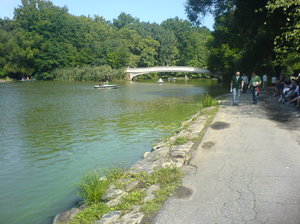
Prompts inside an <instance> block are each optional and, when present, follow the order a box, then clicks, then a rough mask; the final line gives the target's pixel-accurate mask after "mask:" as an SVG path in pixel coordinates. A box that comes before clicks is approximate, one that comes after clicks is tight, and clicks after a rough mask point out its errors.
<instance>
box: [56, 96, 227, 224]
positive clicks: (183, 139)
mask: <svg viewBox="0 0 300 224" xmlns="http://www.w3.org/2000/svg"><path fill="white" fill-rule="evenodd" d="M221 97H224V96H221ZM218 109H219V105H217V106H212V107H207V108H203V109H201V110H200V111H198V112H197V113H195V114H194V115H192V116H191V117H190V118H189V119H188V120H187V121H184V122H182V124H181V127H180V129H179V130H177V131H176V132H175V134H173V135H172V136H171V137H169V138H167V139H165V140H163V141H160V142H159V143H158V144H156V145H155V146H154V147H153V148H152V150H151V152H146V153H144V155H143V157H142V159H141V160H139V161H137V162H136V163H134V164H133V165H132V166H131V167H130V168H129V169H128V171H126V172H133V173H147V174H149V175H151V174H153V172H154V171H155V170H159V169H164V168H172V167H175V168H177V169H179V170H180V171H181V172H183V173H184V175H186V173H188V172H191V170H192V169H193V167H190V166H189V162H190V160H191V159H192V157H193V153H194V151H195V150H196V148H197V147H198V146H199V144H200V143H201V140H202V138H203V136H204V134H205V132H206V130H207V128H208V127H209V126H210V124H211V123H212V121H213V119H214V117H215V115H216V113H217V111H218ZM132 182H134V181H132ZM135 185H138V184H137V183H135ZM151 187H152V188H153V187H154V186H150V187H149V188H148V189H143V190H144V191H146V192H148V194H147V196H146V198H150V199H151V200H154V198H155V194H154V193H155V190H158V189H154V190H153V189H152V190H151ZM134 188H135V187H133V189H134ZM154 188H155V187H154ZM133 189H129V190H121V189H117V188H116V187H115V186H114V184H111V186H110V188H109V189H108V191H107V192H106V194H107V195H112V196H109V197H107V198H106V200H105V203H106V204H107V205H109V207H114V206H117V205H118V204H120V203H121V200H122V198H123V197H124V195H126V194H128V193H130V192H131V191H132V190H133ZM85 208H87V206H86V205H82V206H80V207H79V208H72V209H70V210H67V211H65V212H62V213H59V214H57V215H56V216H55V218H54V221H53V223H54V224H57V223H68V222H70V220H72V219H74V217H75V216H76V215H77V214H79V213H80V212H81V211H84V209H85ZM140 208H141V205H139V206H136V207H135V208H134V209H131V210H129V211H118V212H117V215H116V211H112V212H109V213H107V214H104V215H103V216H102V219H99V220H98V221H97V222H95V223H118V220H122V221H124V220H127V221H129V220H135V221H134V222H133V223H141V222H142V220H144V219H149V218H150V219H151V217H152V218H153V217H154V214H151V217H149V215H145V214H144V213H143V212H142V211H140ZM112 217H113V219H114V221H113V222H111V219H112ZM133 217H138V218H133ZM108 220H110V221H108Z"/></svg>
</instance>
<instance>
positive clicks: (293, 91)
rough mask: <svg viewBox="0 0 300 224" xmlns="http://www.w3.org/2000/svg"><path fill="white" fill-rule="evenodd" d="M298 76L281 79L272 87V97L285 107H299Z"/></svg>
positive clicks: (299, 79) (299, 80)
mask: <svg viewBox="0 0 300 224" xmlns="http://www.w3.org/2000/svg"><path fill="white" fill-rule="evenodd" d="M299 86H300V74H299V75H298V77H292V78H291V77H288V76H286V77H281V78H280V79H279V80H278V81H277V82H276V83H275V85H274V94H273V95H274V96H276V97H278V101H279V102H282V103H285V104H287V105H295V106H296V107H300V92H299V89H300V87H299Z"/></svg>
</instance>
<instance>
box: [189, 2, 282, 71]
mask: <svg viewBox="0 0 300 224" xmlns="http://www.w3.org/2000/svg"><path fill="white" fill-rule="evenodd" d="M266 4H267V0H251V1H250V0H249V1H245V0H189V1H188V4H187V7H186V10H187V12H188V13H189V18H190V19H191V20H192V21H193V22H194V23H199V22H200V21H201V18H202V17H203V16H204V15H205V14H206V13H209V12H212V13H213V14H214V15H215V18H216V22H215V31H214V32H213V36H214V41H212V45H211V46H212V48H213V51H212V52H214V54H215V53H216V52H218V53H217V54H218V55H219V54H220V53H222V52H223V53H224V54H225V52H227V50H226V51H224V50H225V49H231V50H229V52H232V50H233V52H236V50H238V51H239V53H238V54H235V55H236V56H237V58H235V60H234V64H232V63H231V62H229V63H227V64H228V65H229V64H232V67H231V68H230V70H231V71H232V70H233V69H245V70H247V72H250V71H251V70H257V71H258V72H262V71H264V72H266V70H268V71H270V72H271V71H272V70H273V69H274V67H273V66H272V63H271V62H272V60H273V59H274V58H275V54H274V51H273V48H274V43H273V42H274V38H275V36H276V35H278V33H279V32H280V27H281V25H282V24H281V23H282V22H281V18H283V16H282V14H276V15H275V14H274V15H270V14H268V13H266V12H263V11H261V10H260V9H261V8H264V7H265V6H266ZM250 18H251V19H250ZM224 46H226V48H224ZM218 49H219V50H218ZM219 56H220V55H219ZM214 57H215V56H214ZM224 57H225V58H226V55H224ZM229 58H231V57H229ZM210 61H214V60H210ZM214 66H215V67H214ZM217 67H219V66H218V65H213V64H211V63H210V69H211V70H218V69H219V68H218V69H217ZM223 72H227V71H225V68H224V71H223Z"/></svg>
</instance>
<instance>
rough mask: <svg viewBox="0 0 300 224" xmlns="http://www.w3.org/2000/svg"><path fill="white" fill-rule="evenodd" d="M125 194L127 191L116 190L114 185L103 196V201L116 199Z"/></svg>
mask: <svg viewBox="0 0 300 224" xmlns="http://www.w3.org/2000/svg"><path fill="white" fill-rule="evenodd" d="M124 193H125V191H123V190H121V189H116V188H115V186H114V185H111V186H110V187H109V188H108V190H107V191H106V193H105V194H104V195H103V196H102V200H111V199H115V198H117V197H119V196H120V195H122V194H124Z"/></svg>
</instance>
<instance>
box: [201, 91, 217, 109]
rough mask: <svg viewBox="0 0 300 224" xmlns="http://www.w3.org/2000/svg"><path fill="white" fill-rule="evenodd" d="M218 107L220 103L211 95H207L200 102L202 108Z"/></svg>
mask: <svg viewBox="0 0 300 224" xmlns="http://www.w3.org/2000/svg"><path fill="white" fill-rule="evenodd" d="M216 105H218V101H217V100H215V99H214V98H213V97H212V96H210V95H209V94H206V95H205V96H204V97H203V99H202V100H201V102H200V106H201V108H206V107H212V106H216Z"/></svg>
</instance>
